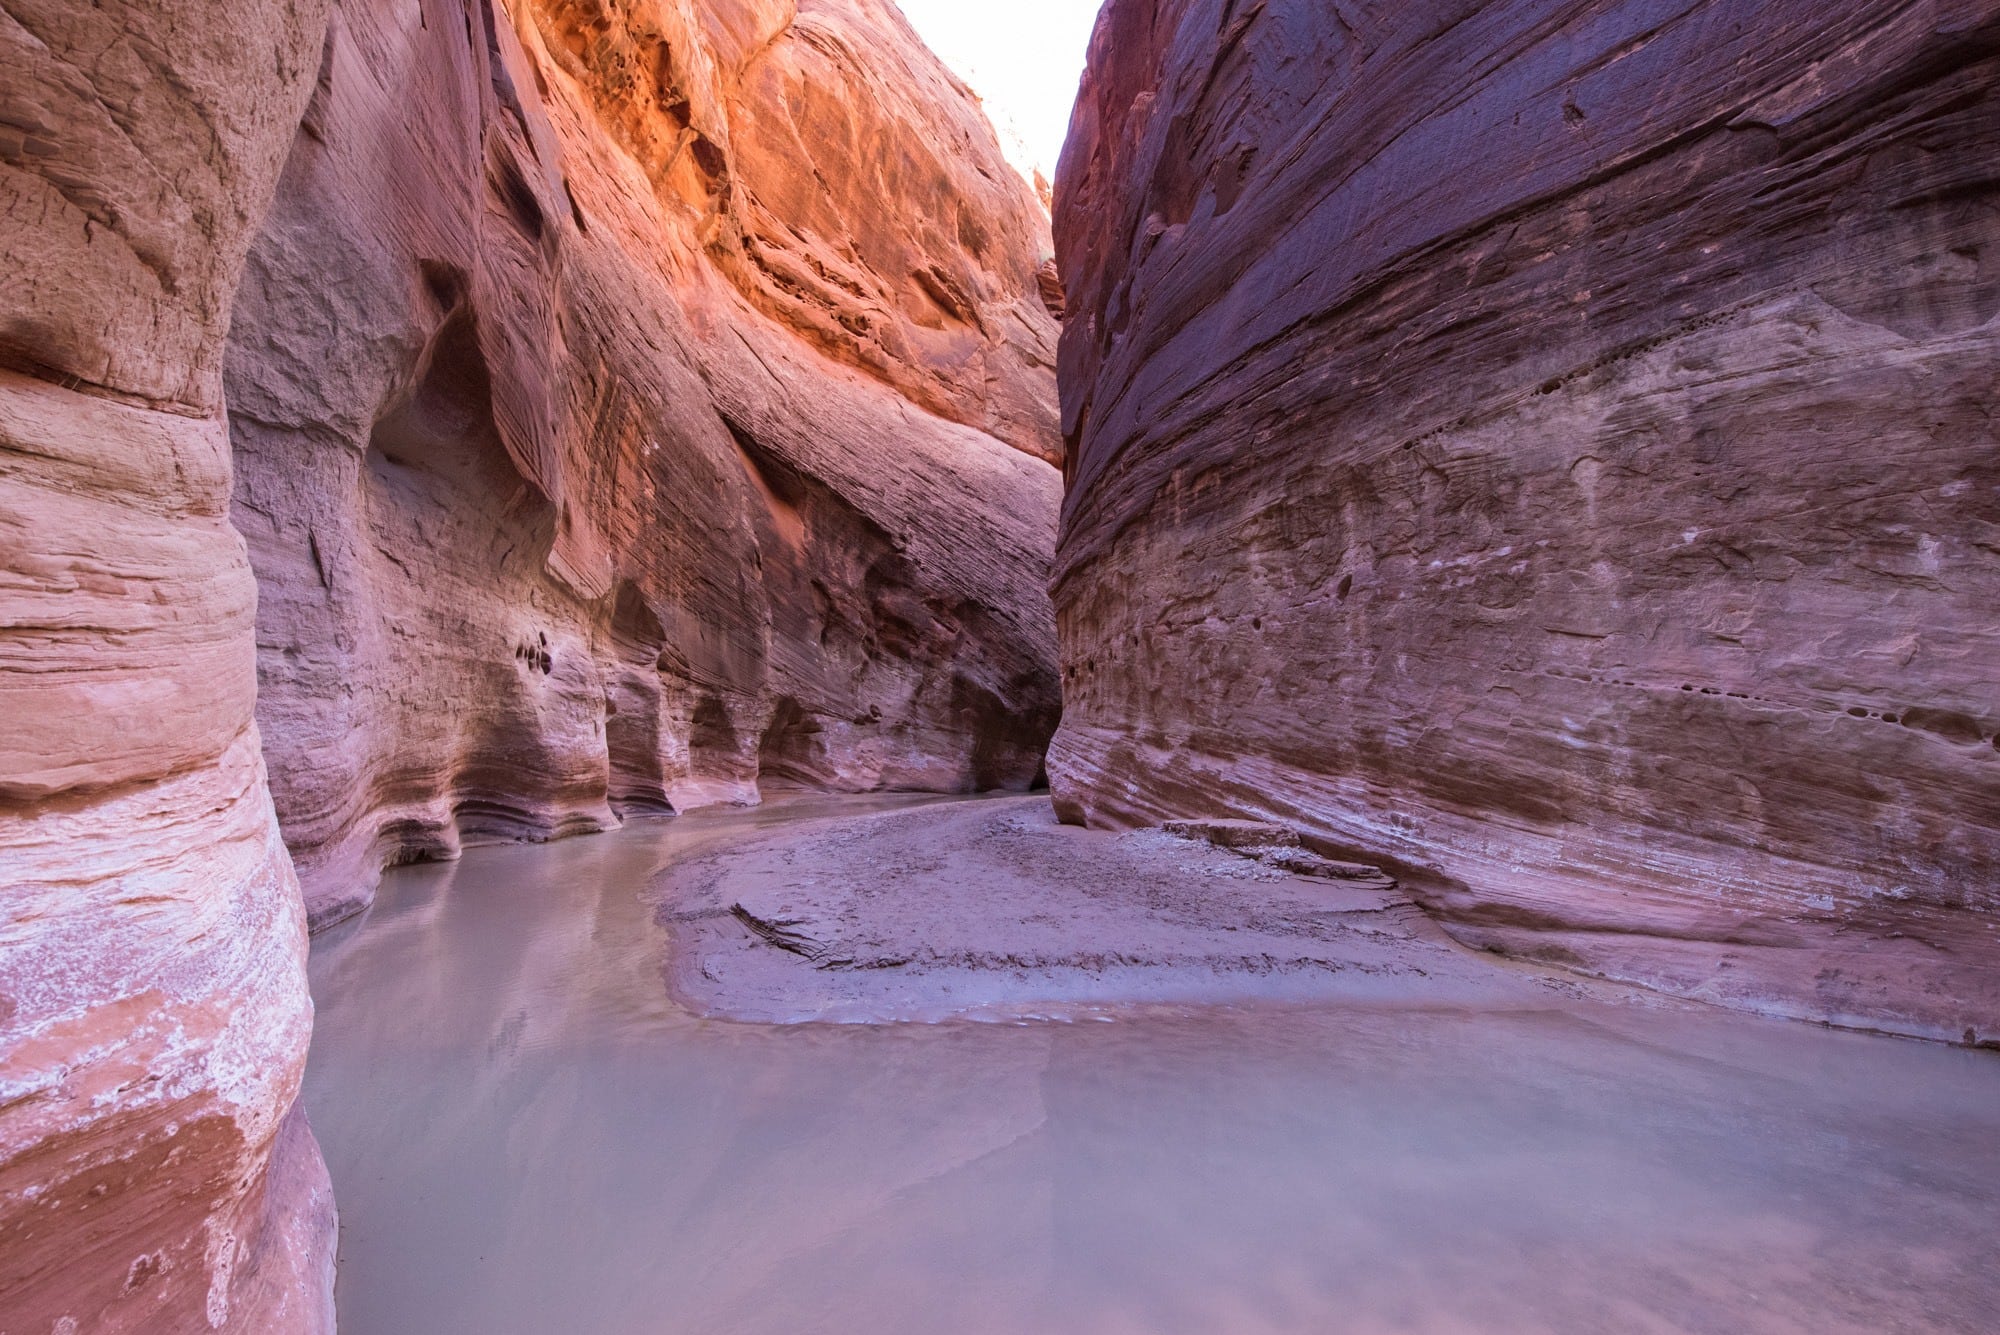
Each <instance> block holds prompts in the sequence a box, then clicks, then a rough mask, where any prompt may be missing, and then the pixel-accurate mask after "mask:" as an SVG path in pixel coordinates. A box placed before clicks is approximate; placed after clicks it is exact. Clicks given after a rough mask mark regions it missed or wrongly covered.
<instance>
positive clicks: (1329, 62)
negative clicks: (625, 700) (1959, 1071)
mask: <svg viewBox="0 0 2000 1335" xmlns="http://www.w3.org/2000/svg"><path fill="white" fill-rule="evenodd" d="M1996 143H2000V6H1996V5H1995V4H1993V3H1990V0H1989V2H1986V3H1947V2H1945V0H1937V2H1933V3H1897V4H1889V5H1883V4H1860V3H1836V4H1804V3H1798V4H1777V5H1771V4H1750V3H1734V2H1733V0H1711V2H1710V3H1699V4H1697V3H1683V2H1678V0H1674V2H1666V3H1651V2H1641V0H1628V2H1625V3H1613V2H1609V0H1566V2H1563V3H1540V2H1539V0H1537V2H1533V3H1530V2H1528V0H1518V2H1509V0H1503V2H1502V3H1472V2H1471V0H1465V2H1462V3H1447V2H1445V0H1426V2H1425V3H1417V4H1395V5H1388V4H1348V3H1343V4H1338V5H1320V6H1290V5H1275V4H1272V5H1266V4H1262V3H1253V2H1246V0H1112V3H1111V4H1110V5H1109V6H1108V7H1107V9H1106V11H1105V13H1104V15H1103V17H1102V19H1101V20H1100V24H1099V28H1098V31H1097V35H1096V38H1095V40H1094V43H1093V48H1092V53H1091V63H1090V72H1089V74H1088V75H1087V76H1086V82H1085V88H1084V93H1083V100H1082V105H1081V107H1080V108H1079V112H1078V119H1077V121H1076V128H1075V130H1074V131H1073V133H1072V139H1071V143H1070V145H1069V148H1068V150H1067V153H1066V156H1065V159H1064V163H1063V169H1062V172H1061V179H1060V181H1059V183H1058V190H1057V195H1058V198H1057V229H1056V230H1057V240H1058V250H1059V256H1060V264H1061V268H1062V278H1063V281H1064V286H1065V288H1066V290H1067V295H1068V314H1067V322H1066V324H1065V331H1064V336H1063V342H1062V356H1061V361H1062V371H1063V386H1064V389H1063V400H1064V403H1063V410H1064V424H1065V430H1066V432H1067V433H1068V436H1069V440H1070V444H1071V454H1070V470H1071V474H1072V479H1071V481H1072V485H1071V489H1070V493H1069V496H1068V500H1067V502H1066V509H1065V514H1064V521H1063V527H1062V537H1061V545H1060V549H1059V555H1058V563H1057V573H1056V577H1055V590H1056V602H1057V609H1058V619H1059V633H1060V637H1061V642H1062V652H1063V673H1064V683H1065V706H1066V713H1065V717H1064V725H1063V728H1062V731H1061V732H1060V734H1059V735H1058V738H1057V742H1056V745H1055V747H1054V749H1053V751H1052V753H1051V758H1050V769H1051V777H1052V780H1053V782H1054V785H1055V790H1056V794H1057V798H1058V801H1059V803H1060V804H1061V805H1062V807H1063V808H1064V809H1065V811H1066V813H1067V814H1068V815H1069V816H1070V817H1072V818H1075V819H1089V820H1092V821H1095V822H1103V823H1114V824H1115V823H1129V822H1137V821H1150V820H1155V819H1159V818H1161V817H1167V816H1199V815H1222V814H1238V815H1248V816H1257V817H1264V818H1275V819H1280V820H1283V821H1285V822H1287V823H1293V824H1301V825H1304V826H1306V827H1307V828H1310V829H1312V830H1314V831H1316V832H1317V833H1318V834H1319V835H1320V836H1321V837H1323V838H1324V839H1326V840H1328V841H1331V842H1332V843H1333V844H1336V845H1338V846H1341V847H1344V848H1346V849H1348V850H1350V851H1351V852H1352V853H1353V854H1354V855H1355V856H1357V857H1358V858H1359V860H1361V861H1365V862H1371V863H1381V864H1384V865H1389V866H1392V867H1394V868H1395V869H1396V870H1397V872H1398V874H1399V875H1400V876H1401V878H1402V880H1403V882H1404V884H1405V885H1406V886H1407V887H1410V888H1413V889H1415V890H1417V891H1418V892H1419V893H1420V894H1422V895H1423V896H1424V898H1425V900H1426V903H1427V905H1428V906H1429V907H1430V908H1431V909H1432V910H1433V911H1434V912H1436V913H1438V914H1440V915H1441V916H1442V918H1443V919H1444V921H1445V922H1446V923H1447V924H1449V925H1450V926H1451V928H1452V930H1453V931H1454V932H1456V933H1457V934H1458V935H1459V936H1460V937H1461V938H1462V939H1464V940H1467V941H1470V942H1474V943H1477V944H1480V945H1485V946H1490V947H1493V948H1496V949H1502V950H1507V951H1512V952H1517V953H1521V954H1524V955H1529V956H1534V957H1537V958H1542V959H1546V960H1554V961H1560V962H1564V963H1568V964H1571V965H1573V966H1575V967H1578V968H1581V969H1584V970H1588V971H1591V972H1598V973H1604V974H1608V975H1612V976H1616V977H1621V978H1628V979H1635V980H1639V981H1643V982H1646V983H1649V984H1653V985H1657V986H1661V987H1666V988H1670V989H1674V990H1677V991H1683V992H1687V993H1692V994H1695V995H1698V996H1703V997H1708V998H1712V999H1714V1000H1717V1001H1721V1002H1725V1003H1728V1004H1731V1005H1739V1006H1745V1007H1751V1008H1756V1009H1761V1010H1767V1011H1772V1012H1777V1013H1783V1014H1792V1015H1799V1016H1805V1017H1811V1018H1817V1019H1825V1020H1831V1021H1835V1022H1838V1023H1844V1024H1856V1025H1863V1026H1875V1027H1881V1028H1885V1029H1893V1030H1898V1031H1904V1032H1910V1033H1918V1034H1926V1035H1932V1036H1938V1037H1945V1038H1950V1039H1954V1040H1959V1039H1965V1038H1967V1037H1968V1036H1970V1037H1972V1038H1977V1039H1984V1038H1987V1037H1990V1036H1992V1035H1993V1034H1994V1033H1995V1032H1996V1031H2000V912H1996V910H2000V737H1996V734H2000V629H1996V627H1997V626H2000V623H1996V620H1995V616H1994V607H1995V606H1996V602H2000V442H1996V431H1995V421H1994V416H1993V389H1994V385H1995V383H1996V373H2000V325H1996V322H1995V314H1996V311H2000V181H1997V180H1996V178H1995V175H1994V155H1993V146H1994V145H1995V144H1996Z"/></svg>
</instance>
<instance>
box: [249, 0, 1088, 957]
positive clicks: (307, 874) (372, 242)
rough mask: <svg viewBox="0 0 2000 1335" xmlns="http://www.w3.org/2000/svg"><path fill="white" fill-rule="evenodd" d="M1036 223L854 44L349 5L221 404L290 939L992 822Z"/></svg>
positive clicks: (1036, 393) (862, 24) (470, 3)
mask: <svg viewBox="0 0 2000 1335" xmlns="http://www.w3.org/2000/svg"><path fill="white" fill-rule="evenodd" d="M1046 226H1047V224H1046V220H1045V218H1044V217H1043V215H1042V214H1041V213H1040V212H1039V210H1038V208H1037V206H1036V203H1035V200H1034V198H1033V196H1032V194H1031V192H1030V191H1029V189H1028V187H1027V185H1026V184H1025V183H1024V182H1023V181H1021V179H1020V178H1019V177H1018V176H1017V175H1015V174H1014V173H1013V172H1012V171H1011V170H1010V169H1009V168H1008V167H1007V166H1006V164H1005V162H1004V160H1003V159H1002V157H1001V155H1000V150H999V147H998V145H997V143H996V142H995V141H994V138H993V134H992V131H991V129H990V128H989V127H988V126H987V125H986V123H985V121H984V119H983V117H982V116H981V114H980V113H979V111H978V108H977V104H976V103H975V102H974V101H973V100H972V99H971V98H970V96H969V95H968V94H967V92H966V91H965V90H964V89H963V88H962V87H960V86H958V85H956V84H955V83H953V82H952V81H951V80H950V79H949V77H948V76H947V75H946V74H945V73H944V72H943V70H942V68H941V67H940V66H939V65H938V64H937V62H936V61H935V60H934V59H933V58H932V57H931V56H930V55H929V53H928V52H927V51H925V50H924V49H923V48H922V46H921V45H920V44H919V43H918V42H917V40H916V38H915V36H914V35H913V34H912V33H911V32H910V30H909V29H908V27H907V26H906V25H905V23H904V22H903V20H902V18H901V16H900V14H898V13H897V12H896V11H895V10H894V9H893V8H892V7H890V6H888V5H886V4H884V3H880V2H879V0H821V2H820V3H812V2H810V0H808V2H807V3H803V4H798V5H794V4H791V3H780V2H777V0H712V2H711V3H704V4H699V5H691V4H685V3H681V4H663V5H654V6H643V7H628V6H624V5H619V4H615V3H609V2H608V0H606V2H602V3H600V2H596V0H523V3H520V4H517V5H514V6H512V7H509V6H507V5H503V4H500V3H497V2H496V0H421V3H400V2H399V3H390V2H389V0H345V2H344V3H342V4H340V5H339V6H338V7H337V8H336V11H335V14H334V18H333V22H332V25H331V30H330V32H329V35H328V38H327V41H326V44H325V47H324V50H323V53H322V55H321V57H320V63H319V73H318V80H317V86H316V88H315V90H314V92H313V94H312V99H311V104H310V106H309V107H308V108H307V110H306V112H305V115H304V118H303V122H302V124H301V125H300V128H299V134H298V137H297V142H296V145H295V147H294V149H293V152H292V155H291V159H290V162H289V163H288V165H287V166H286V168H285V176H284V180H283V183H282V187H281V189H280V191H279V196H278V202H277V205H276V207H275V208H274V209H273V211H272V213H271V215H270V217H269V219H268V221H267V223H266V225H265V227H264V230H263V233H262V235H261V237H260V238H259V239H258V241H257V244H256V246H255V248H254V250H253V252H252V255H251V259H250V267H249V273H248V277H247V278H246V280H245V284H244V289H243V292H242V294H241V298H240V300H239V302H238V307H237V316H236V321H235V324H234V327H233V330H232V335H231V341H230V350H229V357H228V364H227V375H228V387H229V397H230V403H231V409H232V412H231V425H232V437H233V442H234V447H235V454H236V466H237V469H236V499H235V515H236V521H237V524H238V527H240V528H241V529H242V530H243V532H244V534H245V535H246V537H247V538H248V540H249V544H250V553H251V560H252V563H253V565H254V566H255V567H256V571H257V576H258V581H259V586H260V590H261V602H260V605H259V612H258V630H257V635H258V645H259V677H260V682H261V694H260V698H259V706H258V708H259V720H260V723H261V725H262V728H263V735H264V740H265V752H266V756H267V759H268V762H269V765H270V769H271V783H272V792H273V795H274V797H275V799H276V803H277V809H278V814H279V818H280V821H281V823H282V825H283V827H284V830H285V835H286V839H287V841H288V843H289V844H290V846H291V849H292V851H293V853H294V855H295V857H296V859H297V863H298V868H299V874H300V877H301V879H302V881H303V882H304V885H305V889H306V894H307V898H308V903H309V906H310V908H311V912H312V917H313V920H314V922H315V923H316V924H318V923H324V922H327V921H330V920H332V919H334V918H337V917H340V916H342V915H344V914H345V913H348V912H351V911H353V910H354V909H356V908H358V907H360V906H361V905H362V904H364V903H366V902H367V900H368V897H369V895H370V894H371V887H372V885H373V882H374V879H375V876H376V874H377V872H378V870H379V868H380V867H381V866H382V865H384V864H385V863H393V862H396V861H402V860H407V859H412V858H422V857H437V856H451V855H452V854H453V853H454V852H455V851H456V850H457V848H458V847H459V846H460V844H461V842H462V841H463V840H465V839H467V838H478V837H496V836H500V837H527V838H549V837H554V836H557V835H561V834H565V833H570V832H574V831H580V830H591V829H599V828H603V827H604V826H606V825H607V824H609V823H612V822H613V821H615V820H616V819H617V812H618V811H621V810H669V809H684V808H687V807H690V806H695V805H699V804H702V803H705V802H713V801H718V800H750V799H754V797H755V795H756V794H757V792H758V790H759V786H760V784H763V785H769V784H771V783H780V784H799V785H810V786H817V787H827V788H836V789H872V788H915V789H936V790H945V791H957V790H970V789H975V788H1026V787H1027V786H1028V785H1029V784H1030V783H1031V782H1032V781H1033V780H1034V779H1035V778H1036V776H1037V773H1038V771H1039V769H1040V765H1041V757H1042V751H1043V748H1044V745H1045V742H1046V739H1047V737H1048V735H1049V734H1050V732H1051V731H1053V729H1054V726H1055V721H1056V716H1057V711H1058V708H1059V702H1058V698H1057V684H1056V679H1055V668H1054V637H1053V628H1052V614H1051V611H1050V608H1049V604H1048V599H1047V595H1046V592H1045V591H1044V587H1043V586H1044V581H1045V579H1046V569H1047V562H1048V559H1049V554H1050V552H1051V551H1052V549H1053V545H1054V524H1055V509H1056V505H1057V500H1058V490H1059V479H1058V477H1057V475H1056V472H1055V470H1054V469H1053V468H1051V467H1050V466H1049V465H1048V463H1047V462H1046V461H1047V460H1051V459H1054V458H1056V457H1057V456H1058V454H1059V451H1060V441H1059V438H1058V436H1057V434H1056V418H1055V400H1054V382H1053V360H1054V344H1055V336H1056V326H1055V324H1054V322H1053V320H1052V319H1051V318H1050V316H1049V315H1048V312H1047V310H1046V308H1045V307H1044V305H1043V303H1042V300H1041V295H1040V288H1039V285H1038V281H1037V269H1038V267H1039V265H1040V264H1041V263H1042V261H1043V259H1044V257H1045V255H1046V253H1047V251H1046V245H1047V242H1046Z"/></svg>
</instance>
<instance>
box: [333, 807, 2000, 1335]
mask: <svg viewBox="0 0 2000 1335" xmlns="http://www.w3.org/2000/svg"><path fill="white" fill-rule="evenodd" d="M904 800H907V799H904ZM894 804H897V802H896V800H888V799H872V800H871V799H843V800H838V801H836V800H831V799H808V800H802V801H799V802H795V803H787V804H784V805H781V806H776V807H767V808H765V809H763V810H761V811H757V812H731V813H718V814H704V815H697V816H691V817H683V818H680V819H678V820H665V821H645V822H637V823H635V824H633V825H632V826H630V827H628V828H627V829H625V830H623V831H620V832H618V833H616V834H612V835H607V836H603V837H599V838H593V839H579V840H571V841H568V842H564V843H560V844H554V845H548V846H544V847H501V848H483V849H475V850H473V851H471V852H469V853H468V854H467V855H466V857H465V859H464V860H463V861H462V862H459V863H456V864H449V865H444V866H433V867H420V868H409V869H405V870H402V871H398V872H394V873H392V874H391V875H390V876H389V877H388V878H387V880H386V882H385V884H384V886H383V891H382V895H381V899H380V902H379V903H378V905H377V907H376V908H375V909H374V910H373V911H372V913H371V914H370V915H369V916H368V917H367V918H366V919H365V920H362V921H361V922H359V923H356V924H352V925H349V926H347V927H345V928H341V929H336V931H335V932H334V933H333V934H331V935H330V936H328V937H326V938H323V939H322V940H320V941H318V942H316V943H315V946H314V958H313V990H314V995H315V997H316V998H317V999H318V1003H319V1025H318V1031H317V1037H316V1038H315V1040H314V1044H313V1052H312V1065H311V1068H310V1070H309V1073H308V1076H307V1087H306V1098H307V1103H308V1107H309V1109H310V1112H311V1116H312V1120H313V1124H314V1127H315V1129H316V1130H317V1132H318V1134H319V1138H320V1142H321V1144H322V1145H323V1146H324V1148H325V1151H326V1157H327V1160H328V1163H329V1165H330V1166H331V1168H332V1171H333V1179H334V1185H335V1190H336V1193H337V1195H338V1198H339V1203H340V1210H341V1219H342V1231H341V1253H340V1281H339V1290H338V1296H339V1303H340V1310H341V1329H342V1331H343V1332H344V1335H457V1333H459V1332H463V1333H464V1335H515V1333H521V1335H681V1333H683V1332H685V1333H686V1335H721V1333H724V1332H781V1331H782V1332H789V1333H790V1335H819V1333H825V1335H845V1333H847V1332H856V1333H859V1332H869V1333H870V1335H902V1333H904V1332H908V1333H909V1335H920V1333H921V1335H941V1333H942V1332H954V1333H955V1335H965V1333H967V1332H974V1333H976V1332H1009V1333H1010V1335H1011V1333H1014V1332H1019V1333H1021V1335H1029V1333H1030V1332H1033V1333H1035V1335H1066V1333H1068V1332H1091V1333H1096V1332H1106V1333H1109V1332H1146V1333H1147V1335H1160V1333H1165V1332H1191V1333H1192V1332H1202V1333H1203V1335H1208V1333H1214V1332H1227V1333H1228V1335H1254V1333H1256V1332H1266V1331H1270V1332H1280V1331H1282V1332H1353V1333H1355V1335H1373V1333H1374V1332H1385V1333H1386V1332H1403V1333H1406V1335H1434V1333H1435V1335H1442V1333H1444V1332H1452V1333H1454V1335H1456V1333H1458V1332H1465V1333H1467V1335H1471V1333H1474V1332H1476V1333H1478V1335H1493V1333H1495V1332H1517V1331H1518V1332H1528V1331H1565V1332H1567V1331H1574V1332H1579V1333H1585V1332H1587V1333H1588V1335H1607V1333H1622V1332H1656V1331H1657V1332H1718V1333H1719V1335H1720V1333H1725V1332H1726V1333H1727V1335H1741V1333H1748V1332H1766V1331H1769V1332H1780V1331H1783V1332H1798V1333H1799V1335H1834V1333H1836V1332H1855V1333H1856V1335H1859V1333H1861V1332H1867V1335H1879V1333H1880V1332H1885V1331H1952V1332H1969V1333H1973V1335H1990V1333H1991V1332H1996V1331H2000V1242H1996V1239H2000V1058H1996V1057H1995V1056H1994V1055H1993V1054H1990V1053H1973V1052H1966V1051H1961V1050H1957V1049H1949V1048H1943V1047H1933V1046H1927V1045H1922V1044H1916V1043H1907V1042H1899V1041H1894V1040H1888V1039H1874V1038H1868V1037H1862V1036H1855V1035H1847V1034H1836V1033H1829V1032H1824V1031H1820V1030H1816V1029H1811V1028H1807V1027H1804V1026H1798V1025H1784V1024H1775V1023H1762V1022H1757V1021H1751V1020H1745V1019H1742V1018H1740V1017H1731V1016H1723V1015H1716V1016H1713V1017H1711V1016H1706V1015H1697V1016H1695V1017H1692V1018H1690V1017H1688V1016H1685V1015H1673V1014H1660V1013H1657V1012H1652V1011H1645V1010H1627V1009H1604V1010H1588V1009H1586V1010H1578V1011H1570V1012H1565V1011H1559V1010H1558V1011H1540V1012H1533V1013H1517V1014H1504V1013H1501V1014H1496V1013H1478V1014H1435V1013H1431V1014H1423V1015H1399V1014H1395V1013H1385V1012H1379V1011H1333V1012H1300V1011H1259V1012H1252V1011H1216V1012H1208V1013H1198V1014H1197V1013H1189V1014H1149V1015H1144V1016H1135V1017H1130V1018H1121V1019H1119V1020H1117V1021H1116V1022H1112V1023H1078V1024H1041V1025H1032V1026H1026V1027H1014V1026H1002V1025H976V1024H955V1025H942V1026H923V1027H916V1026H912V1027H894V1028H880V1029H873V1028H862V1027H831V1026H828V1027H821V1026H806V1027H798V1028H792V1029H777V1028H765V1027H758V1026H747V1025H734V1024H729V1023H723V1022H715V1021H704V1020H700V1019H697V1018H695V1017H693V1016H690V1015H688V1014H685V1013H683V1012H680V1011H677V1010H676V1009H675V1008H674V1007H673V1006H672V1005H671V1004H670V1003H669V1002H668V1001H667V999H666V996H665V993H664V990H663V988H662V987H661V983H660V956H661V952H662V948H663V947H662V935H661V931H660V929H659V928H658V927H656V926H655V925H654V924H653V922H652V919H651V914H650V913H649V911H648V909H647V907H646V906H645V905H644V904H643V903H642V902H641V899H640V894H641V892H642V891H643V889H644V887H645V885H646V883H647V881H648V879H649V878H650V875H651V873H652V872H653V871H654V870H655V869H656V868H658V867H659V866H660V865H661V864H662V863H664V862H665V861H666V860H668V859H669V858H670V857H672V856H674V855H676V854H677V853H680V852H684V851H686V850H688V849H690V848H693V847H696V846H707V845H709V844H710V843H712V841H714V840H718V839H728V838H731V837H735V836H737V835H740V834H741V833H742V832H743V831H745V830H746V829H751V828H764V827H767V826H769V825H771V824H773V823H775V822H779V821H782V820H785V819H796V818H798V817H800V816H801V815H803V814H827V813H831V812H836V811H862V810H880V809H882V808H883V807H884V806H886V805H894Z"/></svg>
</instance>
